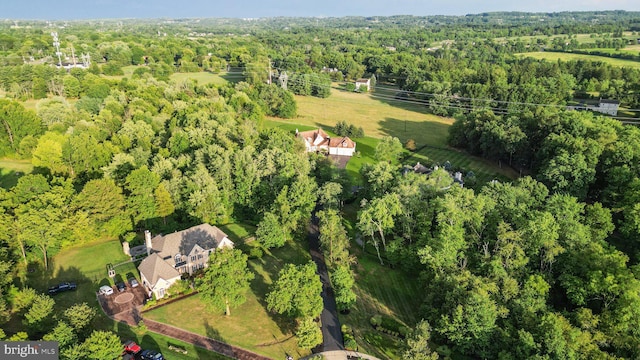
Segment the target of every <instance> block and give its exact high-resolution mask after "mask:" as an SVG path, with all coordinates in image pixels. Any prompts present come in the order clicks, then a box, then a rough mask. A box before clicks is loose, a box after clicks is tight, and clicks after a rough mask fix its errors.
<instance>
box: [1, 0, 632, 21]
mask: <svg viewBox="0 0 640 360" xmlns="http://www.w3.org/2000/svg"><path fill="white" fill-rule="evenodd" d="M591 10H628V11H640V0H530V1H518V0H227V1H221V0H0V19H43V20H72V19H106V18H183V17H189V18H194V17H201V18H202V17H234V18H256V17H274V16H376V15H377V16H387V15H417V16H419V15H465V14H476V13H481V12H491V11H527V12H557V11H591Z"/></svg>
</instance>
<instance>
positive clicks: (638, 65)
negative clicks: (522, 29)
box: [515, 51, 640, 69]
mask: <svg viewBox="0 0 640 360" xmlns="http://www.w3.org/2000/svg"><path fill="white" fill-rule="evenodd" d="M515 55H516V56H518V57H531V58H534V59H543V60H547V61H558V60H561V61H572V60H585V61H602V62H605V63H609V64H611V65H613V66H620V67H632V68H635V69H640V61H633V60H625V59H615V58H610V57H606V56H597V55H585V54H572V53H565V52H550V51H549V52H546V51H537V52H530V53H520V54H515Z"/></svg>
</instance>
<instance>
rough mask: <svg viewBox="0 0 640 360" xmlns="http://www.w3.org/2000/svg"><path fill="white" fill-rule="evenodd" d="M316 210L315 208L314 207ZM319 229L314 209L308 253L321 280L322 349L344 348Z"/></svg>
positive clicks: (310, 224)
mask: <svg viewBox="0 0 640 360" xmlns="http://www.w3.org/2000/svg"><path fill="white" fill-rule="evenodd" d="M316 210H317V209H316ZM319 235H320V231H319V229H318V217H317V216H316V211H315V210H314V212H313V213H312V214H311V222H310V223H309V253H310V254H311V259H312V260H313V262H315V263H316V265H317V267H318V274H319V275H320V280H322V289H323V291H322V300H323V302H324V309H322V314H320V320H321V321H322V339H323V344H322V351H323V352H324V351H332V350H344V345H343V344H344V341H343V339H342V331H341V330H340V321H339V320H338V308H337V306H336V300H335V298H334V297H333V289H332V288H331V282H330V281H329V273H328V272H327V265H326V264H325V262H324V256H323V255H322V251H321V250H320V239H319Z"/></svg>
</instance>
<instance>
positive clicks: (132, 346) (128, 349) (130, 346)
mask: <svg viewBox="0 0 640 360" xmlns="http://www.w3.org/2000/svg"><path fill="white" fill-rule="evenodd" d="M141 350H142V348H141V347H140V345H138V344H136V342H135V341H132V340H127V341H126V342H125V343H124V351H123V352H122V354H123V355H124V354H137V353H139V352H140V351H141Z"/></svg>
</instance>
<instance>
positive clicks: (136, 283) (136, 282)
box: [129, 278, 140, 288]
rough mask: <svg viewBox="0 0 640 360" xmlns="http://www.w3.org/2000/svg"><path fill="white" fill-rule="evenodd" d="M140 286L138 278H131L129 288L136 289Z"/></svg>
mask: <svg viewBox="0 0 640 360" xmlns="http://www.w3.org/2000/svg"><path fill="white" fill-rule="evenodd" d="M138 285H140V284H139V283H138V280H136V278H130V279H129V286H131V287H132V288H134V287H137V286H138Z"/></svg>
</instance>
